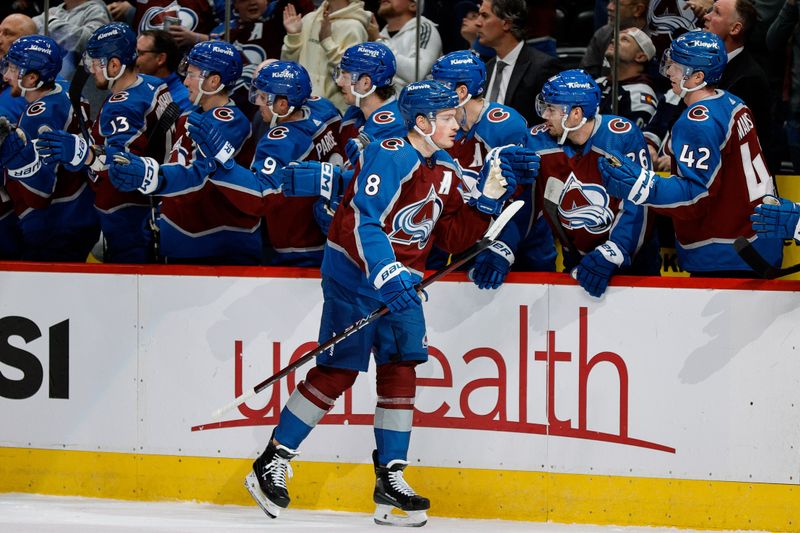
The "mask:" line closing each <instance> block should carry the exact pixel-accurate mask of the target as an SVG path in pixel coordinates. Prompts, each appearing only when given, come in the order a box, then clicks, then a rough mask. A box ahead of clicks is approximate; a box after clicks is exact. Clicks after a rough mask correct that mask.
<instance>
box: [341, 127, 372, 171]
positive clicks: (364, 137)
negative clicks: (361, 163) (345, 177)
mask: <svg viewBox="0 0 800 533" xmlns="http://www.w3.org/2000/svg"><path fill="white" fill-rule="evenodd" d="M371 142H372V137H370V135H369V134H368V133H366V132H363V131H362V132H360V133H359V134H358V135H357V136H356V137H353V138H352V139H350V140H348V141H347V142H346V143H345V145H344V153H345V154H346V155H347V159H348V161H350V165H352V166H353V167H355V166H356V163H357V162H358V158H359V157H360V156H361V152H363V151H364V148H366V147H367V146H368V145H369V143H371Z"/></svg>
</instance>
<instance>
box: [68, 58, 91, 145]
mask: <svg viewBox="0 0 800 533" xmlns="http://www.w3.org/2000/svg"><path fill="white" fill-rule="evenodd" d="M88 79H89V73H88V72H86V69H85V68H83V65H81V64H80V63H79V64H78V65H77V66H76V67H75V74H73V75H72V80H71V81H70V82H69V101H70V103H71V104H72V111H73V112H74V113H76V114H77V115H78V126H80V129H81V135H83V138H84V139H85V140H86V142H87V143H89V146H92V145H93V144H94V139H92V136H91V134H90V133H89V127H88V126H87V125H86V117H85V116H84V115H83V106H82V105H81V95H82V94H83V87H84V85H86V81H87V80H88Z"/></svg>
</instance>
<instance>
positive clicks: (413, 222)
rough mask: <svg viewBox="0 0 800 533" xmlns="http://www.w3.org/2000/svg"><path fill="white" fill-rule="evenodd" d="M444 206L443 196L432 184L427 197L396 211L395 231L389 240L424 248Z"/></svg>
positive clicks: (393, 224) (393, 226)
mask: <svg viewBox="0 0 800 533" xmlns="http://www.w3.org/2000/svg"><path fill="white" fill-rule="evenodd" d="M443 207H444V205H443V203H442V200H441V198H439V195H438V194H436V190H435V189H434V188H433V186H431V189H430V191H429V192H428V196H426V197H425V199H423V200H420V201H419V202H415V203H413V204H410V205H407V206H406V207H404V208H403V209H401V210H399V211H398V212H397V213H395V215H394V220H392V229H393V230H394V231H392V233H391V234H390V235H389V240H390V241H392V242H396V243H400V244H414V243H417V246H418V247H419V249H420V250H422V249H423V248H425V245H426V244H428V239H430V237H431V233H433V227H434V226H435V225H436V221H437V220H439V215H441V214H442V209H443Z"/></svg>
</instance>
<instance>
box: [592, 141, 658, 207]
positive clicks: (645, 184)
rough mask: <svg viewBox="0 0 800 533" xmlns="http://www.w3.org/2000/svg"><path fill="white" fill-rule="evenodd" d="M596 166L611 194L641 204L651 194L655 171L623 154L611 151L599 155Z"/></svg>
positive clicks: (653, 187)
mask: <svg viewBox="0 0 800 533" xmlns="http://www.w3.org/2000/svg"><path fill="white" fill-rule="evenodd" d="M597 167H598V169H599V170H600V175H601V176H602V177H603V184H604V185H605V187H606V190H607V191H608V193H609V194H610V195H611V196H616V197H617V198H622V199H627V200H630V201H631V202H633V203H634V204H636V205H642V204H644V203H646V202H647V199H648V198H650V197H651V195H653V189H655V186H656V183H657V180H658V176H657V175H656V173H655V172H653V171H652V170H648V169H646V168H642V167H640V166H639V165H637V164H636V163H634V162H633V161H631V160H630V159H628V158H627V157H625V156H624V155H621V154H618V153H612V154H611V157H601V158H600V159H599V161H598V163H597Z"/></svg>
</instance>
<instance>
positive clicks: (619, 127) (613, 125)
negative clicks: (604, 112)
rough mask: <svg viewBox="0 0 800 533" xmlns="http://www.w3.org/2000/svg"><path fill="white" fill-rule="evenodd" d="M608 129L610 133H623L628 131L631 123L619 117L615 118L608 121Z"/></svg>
mask: <svg viewBox="0 0 800 533" xmlns="http://www.w3.org/2000/svg"><path fill="white" fill-rule="evenodd" d="M608 129H609V130H611V133H625V132H626V131H630V129H631V123H630V122H628V121H627V120H622V119H621V118H615V119H612V120H609V121H608Z"/></svg>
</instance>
